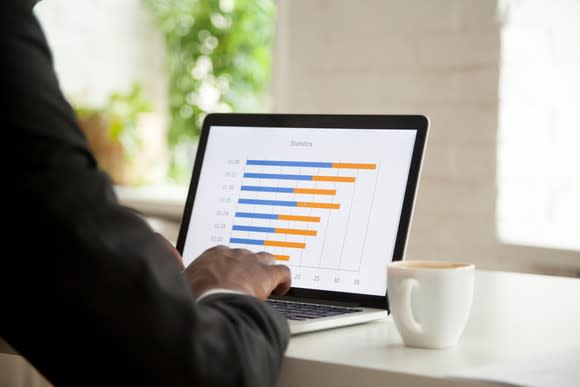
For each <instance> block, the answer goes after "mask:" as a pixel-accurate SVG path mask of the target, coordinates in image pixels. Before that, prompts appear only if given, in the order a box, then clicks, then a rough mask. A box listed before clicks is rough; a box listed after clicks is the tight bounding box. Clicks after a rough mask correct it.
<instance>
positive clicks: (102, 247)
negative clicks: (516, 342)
mask: <svg viewBox="0 0 580 387" xmlns="http://www.w3.org/2000/svg"><path fill="white" fill-rule="evenodd" d="M0 3H1V5H0V10H1V14H0V42H1V43H0V44H1V51H0V52H1V58H0V63H1V68H0V77H1V83H0V95H1V98H2V99H1V107H2V110H1V116H0V119H1V124H2V136H3V140H2V152H1V153H2V167H3V171H4V173H3V174H2V176H3V183H2V191H3V195H2V196H3V197H4V198H5V200H4V201H3V203H4V206H3V207H4V208H3V210H2V221H3V223H4V224H5V225H7V226H8V228H9V231H8V234H4V236H3V246H4V247H3V249H2V251H3V252H2V255H1V265H0V299H1V302H0V336H2V337H4V339H5V340H6V341H7V342H8V343H9V344H11V345H12V346H13V347H14V348H15V349H16V350H17V351H18V352H19V353H20V354H22V355H23V356H25V357H26V358H27V359H28V360H29V361H30V362H31V363H32V365H34V366H35V367H36V368H37V369H38V370H39V371H40V372H41V373H42V374H44V375H45V376H46V377H47V379H48V380H49V381H51V382H52V383H54V384H56V385H59V386H60V385H74V386H88V385H95V386H109V385H123V386H129V385H131V386H149V385H151V386H253V387H256V386H272V385H275V384H276V380H277V376H278V372H279V368H280V362H281V358H282V354H283V353H284V350H285V348H286V345H287V342H288V326H287V323H286V321H285V320H284V319H283V318H281V317H280V316H279V315H278V314H276V313H275V312H274V311H273V310H272V309H270V308H269V307H268V306H267V305H266V304H265V303H263V302H261V301H259V300H257V299H255V298H253V297H250V296H244V295H232V294H218V295H213V296H209V297H207V298H205V299H203V300H202V301H200V302H199V303H197V304H196V303H195V301H194V299H193V298H192V296H191V293H190V291H189V289H188V285H187V284H186V282H185V281H184V279H183V278H182V276H181V274H180V270H179V267H178V266H177V264H176V263H175V260H174V258H173V256H172V253H171V252H169V251H168V250H167V247H166V245H164V243H163V242H162V241H161V240H159V239H158V237H157V236H156V234H155V233H154V232H153V231H152V230H151V229H150V228H149V226H148V225H147V224H146V223H145V222H144V221H143V220H142V218H140V217H139V216H138V215H136V214H135V213H134V212H133V211H131V210H129V209H127V208H124V207H123V206H121V205H119V204H118V203H117V200H116V198H115V194H114V191H113V189H112V184H111V181H110V179H109V177H108V176H107V175H106V174H104V173H103V172H101V171H100V170H99V169H98V168H97V165H96V162H95V159H94V158H93V156H92V155H91V152H90V150H89V149H88V146H87V142H86V139H85V137H84V135H83V133H82V131H81V130H80V128H79V126H78V125H77V122H76V119H75V115H74V112H73V110H72V109H71V107H70V105H69V104H68V103H67V101H66V100H65V98H64V96H63V94H62V92H61V91H60V89H59V85H58V82H57V78H56V76H55V73H54V71H53V67H52V59H51V54H50V51H49V48H48V46H47V44H46V42H45V38H44V36H43V33H42V30H41V28H40V26H39V24H38V23H37V21H36V19H35V17H34V16H33V13H32V2H30V1H28V2H27V1H23V0H1V1H0ZM79 17H83V15H79ZM71 33H74V32H73V31H71Z"/></svg>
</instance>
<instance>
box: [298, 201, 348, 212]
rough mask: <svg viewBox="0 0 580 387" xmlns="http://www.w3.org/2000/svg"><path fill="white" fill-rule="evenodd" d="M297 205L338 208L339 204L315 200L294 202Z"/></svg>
mask: <svg viewBox="0 0 580 387" xmlns="http://www.w3.org/2000/svg"><path fill="white" fill-rule="evenodd" d="M296 205H297V206H298V207H308V208H331V209H333V210H338V209H339V208H340V204H338V203H316V202H296Z"/></svg>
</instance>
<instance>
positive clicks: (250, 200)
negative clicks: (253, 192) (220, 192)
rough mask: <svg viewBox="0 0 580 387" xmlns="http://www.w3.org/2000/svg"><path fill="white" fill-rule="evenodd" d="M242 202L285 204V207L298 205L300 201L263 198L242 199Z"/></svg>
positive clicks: (268, 204)
mask: <svg viewBox="0 0 580 387" xmlns="http://www.w3.org/2000/svg"><path fill="white" fill-rule="evenodd" d="M238 203H240V204H260V205H264V206H284V207H298V202H289V201H285V200H262V199H240V200H238Z"/></svg>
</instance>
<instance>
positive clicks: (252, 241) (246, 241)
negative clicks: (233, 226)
mask: <svg viewBox="0 0 580 387" xmlns="http://www.w3.org/2000/svg"><path fill="white" fill-rule="evenodd" d="M230 243H241V244H244V245H258V246H264V241H260V240H257V239H243V238H230Z"/></svg>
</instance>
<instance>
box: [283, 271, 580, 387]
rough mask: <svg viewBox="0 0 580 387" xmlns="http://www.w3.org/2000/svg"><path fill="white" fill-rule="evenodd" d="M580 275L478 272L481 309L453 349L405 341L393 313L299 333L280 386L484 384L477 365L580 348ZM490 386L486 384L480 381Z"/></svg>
mask: <svg viewBox="0 0 580 387" xmlns="http://www.w3.org/2000/svg"><path fill="white" fill-rule="evenodd" d="M578 327H580V280H579V279H573V278H565V277H551V276H542V275H531V274H517V273H505V272H487V271H477V275H476V285H475V293H474V300H473V307H472V311H471V315H470V319H469V321H468V324H467V327H466V329H465V331H464V333H463V336H462V338H461V340H460V343H459V344H458V345H457V346H456V347H454V348H451V349H446V350H429V349H416V348H407V347H405V346H403V344H402V341H401V337H400V336H399V334H398V332H397V330H396V327H395V325H394V322H393V321H392V319H391V317H388V318H386V319H385V320H383V321H377V322H373V323H367V324H362V325H358V326H352V327H345V328H337V329H333V330H328V331H323V332H317V333H308V334H304V335H301V336H296V337H294V338H292V339H291V341H290V345H289V347H288V350H287V352H286V358H285V360H284V366H283V370H282V374H281V379H280V386H284V387H285V386H301V385H316V386H321V387H322V386H333V387H337V386H353V385H364V386H375V385H377V386H379V385H384V384H385V381H387V380H388V381H389V385H393V386H397V385H401V386H403V385H412V384H409V383H414V384H419V383H424V382H426V381H427V380H428V381H429V385H430V386H437V385H472V384H473V385H476V384H475V383H465V382H459V381H455V380H454V381H450V380H449V379H447V380H445V379H442V378H445V377H446V376H447V375H449V374H451V373H454V372H459V371H462V370H465V369H468V368H471V367H476V366H483V365H489V364H492V363H496V362H502V361H510V360H515V359H521V358H525V357H527V356H530V355H536V354H542V353H544V354H545V353H549V352H552V351H554V352H556V351H559V350H564V349H570V348H580V329H579V328H578ZM477 385H483V384H477Z"/></svg>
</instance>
